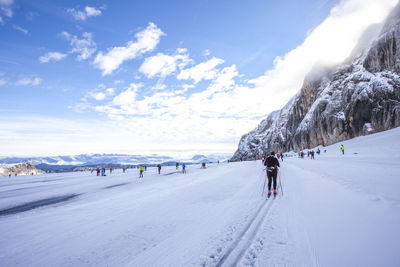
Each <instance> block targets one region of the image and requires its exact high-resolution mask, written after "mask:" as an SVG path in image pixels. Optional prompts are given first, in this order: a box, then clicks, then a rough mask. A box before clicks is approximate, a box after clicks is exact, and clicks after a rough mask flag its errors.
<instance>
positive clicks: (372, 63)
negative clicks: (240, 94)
mask: <svg viewBox="0 0 400 267" xmlns="http://www.w3.org/2000/svg"><path fill="white" fill-rule="evenodd" d="M366 35H368V36H371V34H370V30H368V34H366ZM361 43H363V44H365V43H367V44H369V45H366V46H364V47H363V46H361V45H359V46H358V47H357V48H356V49H355V50H357V51H361V52H360V53H358V54H357V53H355V54H356V55H357V56H356V57H355V58H354V59H351V60H350V59H349V61H348V62H346V63H344V64H342V65H340V66H337V67H330V68H328V67H325V68H323V67H321V66H319V67H318V66H316V67H315V69H314V70H313V71H311V73H310V74H309V75H308V76H307V77H306V78H305V79H304V83H303V86H302V88H301V90H300V92H299V93H298V94H297V95H296V96H294V97H293V99H292V100H291V101H290V102H289V103H288V104H287V105H286V106H285V107H284V108H283V109H282V110H280V111H275V112H273V113H271V114H270V115H269V116H268V117H267V118H266V119H265V120H263V121H262V122H261V123H260V125H259V126H258V127H257V128H256V129H254V130H253V131H251V132H250V133H248V134H245V135H244V136H243V137H242V138H241V140H240V142H239V146H238V150H237V151H236V153H235V154H234V156H233V158H232V159H233V160H239V159H242V158H245V157H247V158H249V157H254V156H257V155H261V154H263V153H265V152H269V151H277V152H280V151H290V150H300V149H304V148H310V147H313V146H316V145H330V144H333V143H336V142H340V141H343V140H347V139H350V138H354V137H357V136H362V135H367V134H371V133H375V132H379V131H384V130H388V129H391V128H394V127H397V126H400V76H399V74H400V64H399V62H400V4H398V5H397V7H396V8H395V9H394V10H393V12H392V13H391V15H390V16H389V17H388V19H387V21H386V23H385V25H384V26H383V28H382V31H381V32H380V35H378V36H377V37H376V38H375V39H374V40H373V41H369V42H365V40H364V39H363V38H362V40H360V44H361Z"/></svg>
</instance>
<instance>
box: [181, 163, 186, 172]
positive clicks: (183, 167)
mask: <svg viewBox="0 0 400 267" xmlns="http://www.w3.org/2000/svg"><path fill="white" fill-rule="evenodd" d="M182 173H186V164H185V163H182Z"/></svg>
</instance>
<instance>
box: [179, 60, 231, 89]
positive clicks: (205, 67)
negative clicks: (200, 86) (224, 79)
mask: <svg viewBox="0 0 400 267" xmlns="http://www.w3.org/2000/svg"><path fill="white" fill-rule="evenodd" d="M222 63H224V60H222V59H220V58H216V57H213V58H212V59H210V60H208V61H206V62H202V63H200V64H198V65H196V66H194V67H191V68H188V69H184V70H182V71H181V72H180V73H179V75H178V76H177V78H178V80H189V79H192V80H193V81H194V83H195V84H196V83H198V82H200V81H201V80H203V79H204V80H212V79H214V78H215V76H216V75H217V72H218V71H217V70H216V69H215V67H216V66H218V65H220V64H222Z"/></svg>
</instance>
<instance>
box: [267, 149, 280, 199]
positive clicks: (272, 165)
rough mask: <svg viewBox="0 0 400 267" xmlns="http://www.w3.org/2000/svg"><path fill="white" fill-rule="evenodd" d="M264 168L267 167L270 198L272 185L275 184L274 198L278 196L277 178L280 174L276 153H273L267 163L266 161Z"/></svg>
mask: <svg viewBox="0 0 400 267" xmlns="http://www.w3.org/2000/svg"><path fill="white" fill-rule="evenodd" d="M264 166H266V167H267V176H268V197H270V196H271V184H272V182H273V188H274V196H276V194H277V192H276V176H277V174H278V167H280V165H279V161H278V159H277V158H276V157H275V152H273V151H272V152H271V155H270V156H268V157H267V158H266V159H265V161H264Z"/></svg>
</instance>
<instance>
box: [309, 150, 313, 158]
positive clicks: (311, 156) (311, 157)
mask: <svg viewBox="0 0 400 267" xmlns="http://www.w3.org/2000/svg"><path fill="white" fill-rule="evenodd" d="M310 154H311V159H314V150H311V152H310Z"/></svg>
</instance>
